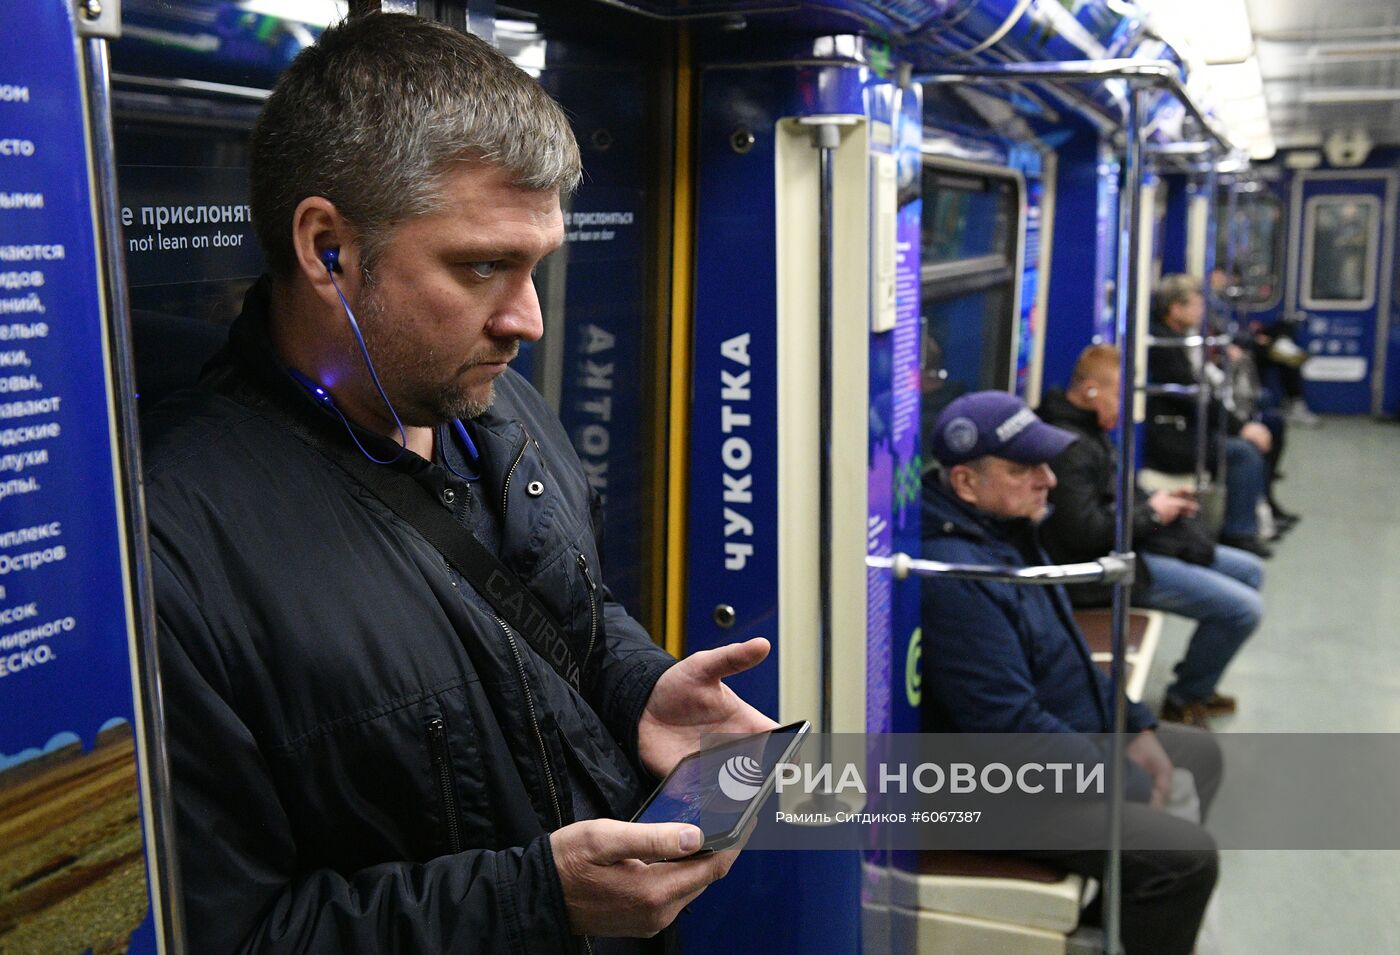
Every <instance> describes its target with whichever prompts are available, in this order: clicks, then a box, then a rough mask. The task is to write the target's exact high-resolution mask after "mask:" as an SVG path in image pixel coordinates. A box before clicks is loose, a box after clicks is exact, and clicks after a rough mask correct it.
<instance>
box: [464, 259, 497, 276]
mask: <svg viewBox="0 0 1400 955" xmlns="http://www.w3.org/2000/svg"><path fill="white" fill-rule="evenodd" d="M500 264H501V263H499V262H468V263H467V268H469V269H471V270H472V272H474V273H475V274H476V275H477V277H478V278H483V279H489V278H490V277H491V276H493V275H495V274H496V269H497V268H499V267H500Z"/></svg>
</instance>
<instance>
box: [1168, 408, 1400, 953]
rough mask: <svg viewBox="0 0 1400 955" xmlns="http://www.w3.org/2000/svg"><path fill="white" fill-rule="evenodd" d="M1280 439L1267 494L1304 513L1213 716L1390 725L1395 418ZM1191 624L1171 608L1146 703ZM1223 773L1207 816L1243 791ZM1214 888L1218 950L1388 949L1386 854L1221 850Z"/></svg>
mask: <svg viewBox="0 0 1400 955" xmlns="http://www.w3.org/2000/svg"><path fill="white" fill-rule="evenodd" d="M1289 438H1290V445H1289V448H1288V451H1287V457H1286V459H1285V461H1284V465H1283V468H1284V471H1285V472H1286V474H1287V479H1286V480H1285V481H1283V482H1282V483H1281V484H1280V485H1279V494H1278V496H1279V499H1280V502H1281V503H1282V504H1283V505H1284V506H1285V507H1287V508H1289V509H1291V510H1296V511H1298V512H1299V513H1301V514H1302V515H1303V522H1302V524H1300V525H1299V526H1298V527H1297V529H1295V530H1294V531H1293V533H1292V534H1290V535H1289V536H1288V537H1287V538H1286V539H1285V540H1284V541H1283V542H1282V543H1281V544H1280V545H1279V546H1278V548H1277V553H1276V555H1275V557H1274V559H1273V560H1271V561H1269V562H1268V564H1267V573H1268V578H1267V581H1266V583H1265V604H1266V608H1267V609H1266V614H1265V618H1264V622H1263V624H1262V625H1261V627H1260V629H1259V631H1258V632H1257V633H1256V634H1255V635H1254V637H1253V638H1252V639H1251V640H1250V642H1249V643H1248V644H1246V646H1245V647H1244V649H1243V650H1242V651H1241V652H1240V655H1239V656H1238V657H1237V658H1236V660H1235V662H1234V663H1233V664H1232V666H1231V668H1230V670H1229V671H1228V672H1227V673H1226V675H1225V679H1224V681H1223V683H1222V685H1221V689H1222V691H1224V692H1227V693H1231V694H1234V695H1235V696H1238V697H1239V699H1240V712H1239V713H1238V714H1236V715H1235V716H1233V717H1229V718H1224V719H1220V720H1217V721H1216V723H1215V727H1214V728H1215V729H1216V731H1217V732H1222V733H1225V732H1229V733H1284V732H1308V733H1318V732H1324V733H1343V732H1367V733H1395V732H1400V623H1398V622H1397V621H1400V586H1397V582H1400V426H1397V425H1392V424H1383V423H1377V422H1373V421H1369V420H1365V419H1356V418H1343V419H1337V418H1334V419H1326V421H1325V424H1324V425H1323V426H1322V427H1321V428H1319V429H1316V430H1304V429H1300V428H1295V429H1293V431H1292V432H1291V433H1290V435H1289ZM1189 635H1190V628H1189V627H1188V626H1187V625H1186V623H1185V622H1184V621H1182V620H1180V619H1178V618H1169V620H1168V624H1167V626H1166V628H1165V631H1164V633H1163V639H1162V644H1161V648H1160V651H1159V653H1158V656H1157V658H1156V665H1155V666H1154V669H1153V672H1152V675H1151V678H1150V680H1149V683H1148V689H1147V693H1146V695H1147V698H1148V702H1149V703H1153V704H1155V703H1157V702H1159V701H1160V698H1161V694H1162V691H1163V689H1164V688H1165V686H1166V684H1167V682H1168V680H1169V678H1170V676H1171V664H1172V662H1173V661H1175V660H1176V659H1178V658H1179V657H1180V655H1181V651H1182V648H1183V647H1184V646H1185V642H1186V638H1187V637H1188V636H1189ZM1228 771H1229V770H1228V767H1227V769H1226V772H1227V785H1226V787H1225V788H1224V789H1222V792H1221V795H1220V800H1219V802H1218V803H1217V812H1219V813H1230V812H1236V811H1243V809H1244V807H1245V806H1247V805H1248V800H1249V799H1251V798H1257V796H1255V795H1254V794H1248V793H1241V792H1237V791H1233V790H1231V789H1230V788H1229V786H1228ZM1281 782H1282V780H1281ZM1397 795H1400V794H1397ZM1217 899H1218V903H1217V906H1216V912H1215V914H1214V917H1213V922H1214V931H1215V938H1216V940H1217V942H1218V946H1217V949H1216V950H1217V951H1218V952H1219V953H1221V955H1257V953H1269V955H1273V953H1281V955H1293V953H1305V955H1313V953H1328V955H1330V953H1340V952H1345V953H1373V952H1400V904H1397V903H1400V852H1381V851H1369V852H1357V851H1345V852H1344V851H1311V852H1298V851H1281V850H1274V851H1268V850H1258V851H1231V852H1227V853H1224V855H1223V858H1222V862H1221V882H1220V887H1219V889H1218V892H1217Z"/></svg>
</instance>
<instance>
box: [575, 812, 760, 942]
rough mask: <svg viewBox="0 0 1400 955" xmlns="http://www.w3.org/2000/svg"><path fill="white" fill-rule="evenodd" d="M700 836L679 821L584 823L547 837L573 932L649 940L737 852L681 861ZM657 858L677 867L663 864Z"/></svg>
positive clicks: (722, 872) (725, 870)
mask: <svg viewBox="0 0 1400 955" xmlns="http://www.w3.org/2000/svg"><path fill="white" fill-rule="evenodd" d="M703 840H704V834H703V833H702V832H701V831H700V829H699V828H697V827H696V826H689V825H683V824H681V823H677V822H662V823H637V822H618V821H617V820H616V819H588V820H585V821H584V822H576V823H574V824H573V825H571V826H565V827H564V828H562V829H557V830H555V831H554V832H553V833H551V834H550V836H549V845H550V848H551V849H552V850H553V852H554V867H555V868H556V869H558V870H559V882H560V884H561V885H562V886H563V888H564V904H565V906H566V907H567V908H568V910H569V927H570V928H571V929H572V930H573V932H574V934H575V935H604V936H623V937H627V938H651V937H652V936H653V935H655V934H656V933H657V932H660V931H661V930H662V929H664V928H665V927H666V926H668V925H670V924H671V923H672V922H673V921H675V918H676V915H677V914H679V913H680V910H681V909H683V908H685V907H686V906H687V905H689V904H690V902H691V901H692V900H693V899H694V898H695V897H696V896H697V895H699V894H700V893H701V892H703V891H705V889H706V887H707V886H709V885H710V883H712V882H715V881H718V880H719V879H722V878H724V876H725V875H726V874H727V873H728V872H729V867H730V866H731V865H733V864H734V860H735V859H736V858H737V857H738V855H739V853H738V850H728V851H725V852H716V853H714V854H713V855H704V856H698V857H697V858H694V859H686V858H685V856H688V855H690V854H691V853H692V852H694V851H695V850H697V849H699V848H700V844H701V842H702V841H703ZM663 859H678V860H680V861H678V862H669V863H662V862H661V860H663Z"/></svg>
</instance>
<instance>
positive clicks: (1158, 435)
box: [1143, 322, 1244, 474]
mask: <svg viewBox="0 0 1400 955" xmlns="http://www.w3.org/2000/svg"><path fill="white" fill-rule="evenodd" d="M1152 334H1153V335H1154V336H1157V337H1159V338H1177V337H1180V334H1179V333H1177V332H1173V331H1172V330H1171V329H1170V328H1168V327H1167V326H1166V325H1164V324H1162V323H1161V322H1153V323H1152ZM1198 377H1199V376H1198V375H1197V374H1196V369H1195V367H1194V366H1193V365H1192V364H1191V355H1190V353H1189V352H1188V351H1187V350H1186V349H1185V348H1168V347H1161V346H1159V347H1154V348H1149V349H1148V350H1147V380H1148V381H1150V382H1151V383H1152V384H1154V385H1194V384H1197V381H1198ZM1207 410H1208V414H1207V416H1206V422H1207V427H1208V428H1209V429H1210V430H1209V434H1208V436H1207V439H1206V468H1207V469H1208V470H1210V471H1212V472H1213V471H1215V469H1216V466H1217V465H1218V463H1219V460H1220V447H1219V445H1220V442H1219V441H1218V440H1217V438H1216V436H1217V434H1218V433H1219V430H1220V420H1221V415H1224V416H1225V429H1226V433H1227V434H1231V435H1236V434H1239V433H1240V429H1241V428H1243V427H1244V422H1242V421H1240V420H1239V419H1237V418H1236V417H1235V416H1234V415H1232V414H1230V412H1229V411H1228V410H1226V408H1225V406H1224V405H1223V404H1222V403H1221V402H1220V401H1219V400H1218V399H1214V398H1213V399H1211V401H1210V403H1209V404H1208V405H1207ZM1144 437H1145V442H1146V446H1145V447H1144V448H1143V463H1144V464H1146V465H1147V467H1149V468H1154V469H1156V470H1158V471H1165V472H1167V473H1168V474H1190V473H1192V472H1194V471H1195V470H1196V397H1195V396H1194V395H1152V396H1151V397H1149V398H1148V399H1147V427H1146V429H1145V431H1144Z"/></svg>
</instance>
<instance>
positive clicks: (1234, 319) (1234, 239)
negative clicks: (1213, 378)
mask: <svg viewBox="0 0 1400 955" xmlns="http://www.w3.org/2000/svg"><path fill="white" fill-rule="evenodd" d="M1237 186H1238V182H1237V181H1234V180H1232V181H1231V182H1230V200H1229V202H1228V203H1227V205H1226V215H1228V216H1229V217H1230V222H1229V224H1228V226H1227V228H1228V229H1229V231H1228V232H1227V233H1225V262H1226V274H1227V275H1229V276H1230V281H1232V282H1233V281H1234V275H1235V268H1236V262H1237V260H1238V255H1239V230H1238V229H1237V228H1236V227H1235V216H1236V215H1237V214H1238V212H1239V189H1238V188H1237ZM1227 287H1228V286H1227ZM1237 301H1238V297H1232V298H1231V299H1230V301H1229V306H1230V307H1229V308H1228V309H1226V311H1225V328H1224V329H1223V331H1225V332H1226V333H1227V334H1229V335H1231V336H1233V335H1234V334H1235V329H1236V327H1237V326H1238V324H1239V318H1238V314H1237V312H1236V309H1235V303H1236V302H1237ZM1230 364H1231V363H1230V353H1229V351H1228V350H1227V351H1226V352H1225V355H1224V358H1223V359H1222V361H1221V368H1222V369H1223V370H1224V372H1225V385H1224V387H1223V388H1222V393H1223V394H1224V395H1226V396H1228V395H1229V393H1230ZM1201 383H1202V384H1204V383H1205V369H1204V366H1203V367H1202V377H1201ZM1231 413H1232V412H1231V410H1230V409H1228V408H1224V407H1222V408H1221V413H1220V420H1219V421H1218V422H1217V424H1218V428H1217V433H1216V436H1215V440H1216V447H1217V448H1219V449H1220V467H1219V471H1220V480H1221V483H1222V486H1223V483H1224V480H1225V472H1226V469H1227V468H1228V467H1229V466H1230V465H1229V463H1228V462H1227V461H1226V460H1225V458H1226V455H1225V441H1226V439H1227V438H1229V436H1230V431H1229V424H1230V415H1231Z"/></svg>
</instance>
